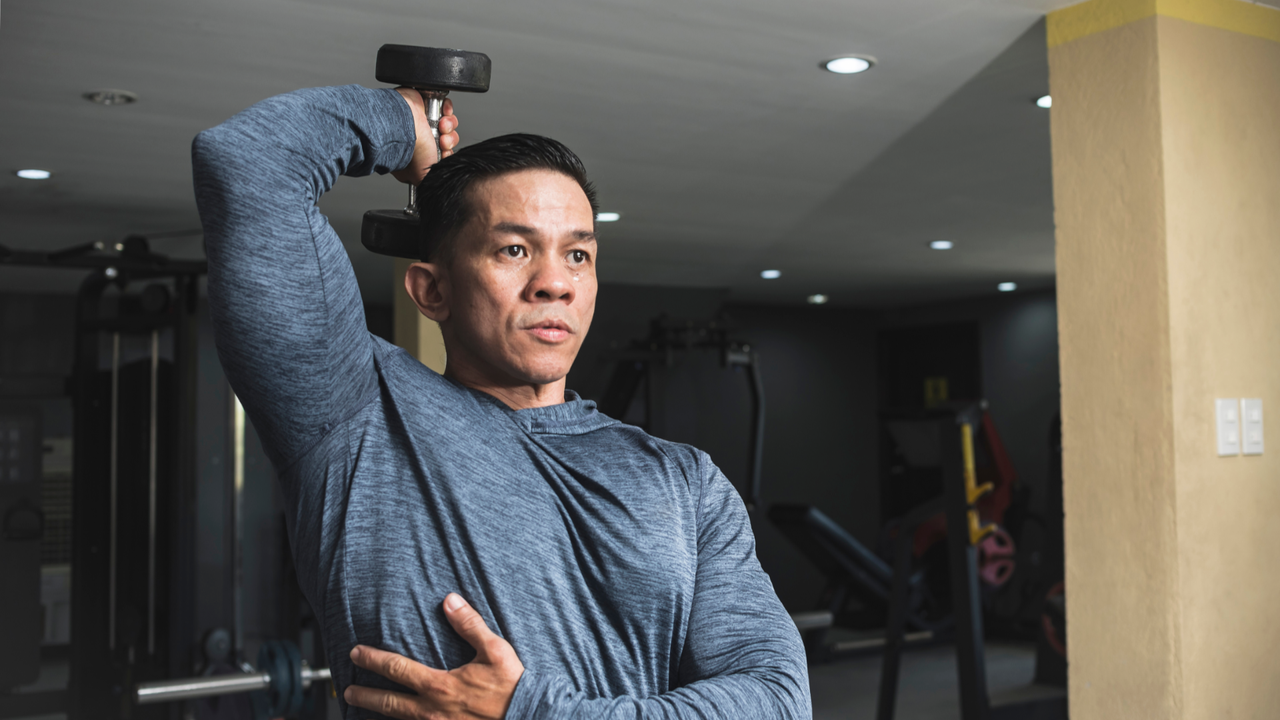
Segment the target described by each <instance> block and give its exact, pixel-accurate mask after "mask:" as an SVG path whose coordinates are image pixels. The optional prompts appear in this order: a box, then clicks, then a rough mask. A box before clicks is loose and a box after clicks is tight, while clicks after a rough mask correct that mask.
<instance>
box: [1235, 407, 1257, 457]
mask: <svg viewBox="0 0 1280 720" xmlns="http://www.w3.org/2000/svg"><path fill="white" fill-rule="evenodd" d="M1240 440H1241V451H1242V452H1243V453H1244V454H1245V455H1261V454H1262V398H1244V399H1243V400H1241V401H1240Z"/></svg>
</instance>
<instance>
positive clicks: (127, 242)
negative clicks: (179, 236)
mask: <svg viewBox="0 0 1280 720" xmlns="http://www.w3.org/2000/svg"><path fill="white" fill-rule="evenodd" d="M0 265H11V266H22V267H46V268H61V269H71V270H89V271H91V272H90V273H89V275H88V276H87V277H85V279H84V280H83V281H82V282H81V284H80V288H79V291H78V292H77V295H76V305H75V307H76V310H75V313H76V321H75V322H76V328H75V333H76V336H75V359H74V368H73V370H72V375H71V377H70V378H69V379H68V383H67V386H66V392H67V395H69V396H70V397H71V400H72V407H73V437H74V447H73V458H74V466H73V473H72V488H73V496H72V504H73V506H72V527H73V531H72V559H71V565H72V573H73V577H74V578H75V579H74V581H73V583H72V603H71V608H72V619H71V621H72V635H71V651H70V663H71V667H70V670H71V672H70V680H69V686H68V690H67V691H65V692H63V691H50V692H45V693H33V694H32V695H33V697H30V698H24V699H25V700H28V702H24V703H23V706H24V707H22V708H18V707H13V708H7V709H6V712H4V713H0V717H12V716H13V715H12V713H11V712H8V711H9V710H12V711H17V712H20V713H21V712H25V713H48V712H58V711H64V712H66V713H67V715H68V717H69V718H71V720H77V719H78V718H98V717H102V716H103V712H104V710H107V709H108V708H118V713H119V714H120V715H128V716H132V717H148V716H149V717H173V718H176V717H178V716H179V714H180V712H181V708H180V706H176V705H175V706H172V707H170V708H166V709H163V710H161V709H156V710H147V711H142V710H141V709H140V708H137V707H135V706H133V704H132V702H131V701H130V698H129V696H130V695H131V693H130V692H128V690H127V688H129V687H130V686H132V685H133V684H134V683H135V682H137V681H138V680H140V679H146V678H148V677H151V676H155V677H171V676H175V675H183V674H186V672H189V670H190V668H191V667H192V666H193V661H194V653H195V648H196V646H197V644H196V643H195V642H194V641H193V640H194V634H195V627H194V616H193V613H194V605H195V535H194V525H193V524H192V523H182V522H174V523H171V524H166V522H165V518H166V517H170V518H172V517H188V516H191V515H193V514H194V511H195V476H196V472H195V467H196V460H195V458H196V440H195V412H196V367H197V364H196V354H197V348H196V343H197V328H196V307H197V292H198V287H197V286H198V279H199V277H200V276H201V275H204V274H206V273H207V272H208V264H207V263H206V262H205V261H203V260H174V259H170V258H168V257H166V256H164V255H160V254H158V253H153V252H151V250H150V247H149V246H148V243H147V240H146V238H145V237H142V236H139V235H131V236H129V237H127V238H125V239H124V241H122V242H120V243H110V244H109V243H102V242H96V243H85V244H81V245H76V246H73V247H70V248H66V249H62V250H57V251H53V252H38V251H23V250H12V249H10V248H7V247H4V246H0ZM145 280H171V281H172V283H173V293H172V296H166V298H165V299H166V300H167V302H166V303H165V305H164V306H163V308H162V309H159V310H155V311H153V312H147V313H136V314H124V313H118V314H117V315H116V316H114V317H103V316H102V315H101V313H100V305H101V301H102V298H103V295H104V293H105V291H106V290H107V289H108V288H109V287H110V286H112V285H116V286H118V287H119V288H121V289H122V290H123V288H124V287H125V285H127V284H128V283H130V282H134V281H145ZM167 329H171V330H172V332H173V344H172V348H173V362H172V373H171V374H172V377H171V378H169V383H168V384H169V385H170V387H168V388H164V389H163V390H162V388H161V387H160V385H161V382H160V374H161V366H160V349H159V336H160V333H161V332H162V331H163V330H167ZM103 332H107V333H110V334H111V335H112V346H113V352H112V366H111V371H110V383H111V389H110V398H109V401H108V402H109V408H108V412H109V414H110V417H111V422H110V423H109V426H108V428H107V429H106V433H107V437H106V438H104V437H102V435H103V433H104V428H102V427H100V426H99V424H98V423H97V422H95V421H94V419H93V418H94V416H96V415H99V414H101V412H102V411H101V410H100V409H98V406H99V405H100V404H101V402H102V398H100V397H98V396H99V395H100V394H101V392H102V389H101V388H100V387H98V386H99V385H100V383H101V374H102V372H103V371H102V370H101V369H100V365H101V363H100V357H99V355H100V343H99V334H100V333H103ZM148 333H149V334H150V335H151V362H150V391H149V393H148V397H147V401H148V403H149V405H150V411H149V423H148V424H149V437H148V443H147V445H148V449H147V452H148V454H149V473H148V477H147V496H148V498H149V505H148V508H147V517H148V521H149V522H148V524H147V528H146V537H147V540H146V546H147V553H146V559H145V560H146V563H147V569H146V577H147V593H146V596H147V603H146V605H147V607H146V611H145V617H146V620H145V625H144V627H143V628H142V629H141V630H140V631H139V633H138V635H139V637H141V638H143V639H144V645H143V646H142V647H141V648H135V649H132V650H130V651H128V652H122V649H121V648H117V647H114V645H115V643H114V642H113V641H114V640H115V634H116V633H115V631H116V630H117V627H116V625H117V621H118V615H117V612H116V611H117V610H118V608H117V601H118V596H119V590H120V589H119V587H117V580H118V577H119V570H120V563H121V562H123V559H122V558H121V557H120V556H119V548H118V547H117V545H118V541H119V538H120V537H121V533H122V532H123V531H124V530H125V528H121V527H118V526H117V519H118V518H117V514H116V513H117V504H116V503H117V501H118V492H119V489H120V482H121V478H120V477H119V476H118V468H117V458H118V442H119V432H120V427H119V425H118V423H119V412H120V411H119V396H118V382H119V376H120V364H119V352H118V349H119V346H120V345H119V339H120V336H121V335H122V334H134V335H136V334H143V335H145V334H148ZM161 392H164V393H166V394H168V395H169V399H170V400H171V407H168V408H165V409H163V410H162V409H161V408H160V407H159V400H158V397H159V395H160V393H161ZM162 412H163V413H164V414H165V416H166V418H165V419H166V420H168V421H171V422H172V426H171V427H170V428H162V427H161V413H162ZM169 430H171V431H172V435H173V440H174V444H173V446H172V448H171V455H170V457H168V458H165V459H164V460H161V458H160V457H159V454H160V449H159V447H158V444H159V435H160V433H161V432H167V431H169ZM104 459H105V464H104V462H103V461H104ZM161 462H164V463H165V464H166V465H167V466H168V469H169V471H168V473H166V474H167V475H168V477H165V478H163V482H162V479H161V477H160V472H159V466H160V463H161ZM104 511H105V512H104ZM166 525H167V526H166ZM166 555H167V557H165V556H166ZM122 660H123V662H122ZM36 695H38V696H39V697H34V696H36ZM108 712H109V711H108Z"/></svg>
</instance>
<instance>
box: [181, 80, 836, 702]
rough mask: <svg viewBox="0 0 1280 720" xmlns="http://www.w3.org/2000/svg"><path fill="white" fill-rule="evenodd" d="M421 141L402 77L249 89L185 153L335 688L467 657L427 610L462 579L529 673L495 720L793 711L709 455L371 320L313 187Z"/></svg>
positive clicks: (792, 664) (779, 621)
mask: <svg viewBox="0 0 1280 720" xmlns="http://www.w3.org/2000/svg"><path fill="white" fill-rule="evenodd" d="M413 133H414V129H413V119H412V116H411V114H410V112H409V109H408V106H407V104H406V103H405V102H404V100H403V99H402V98H401V97H400V96H399V95H397V94H396V93H395V91H393V90H368V89H365V88H361V87H356V86H350V87H340V88H319V89H313V90H304V91H299V92H295V93H289V94H287V95H281V96H279V97H274V98H271V99H269V100H265V101H263V102H261V103H258V104H257V105H254V106H253V107H251V108H249V109H248V110H245V111H244V112H242V113H240V114H238V115H236V116H235V117H233V118H231V119H230V120H228V121H227V122H225V123H223V124H222V125H219V126H218V127H216V128H213V129H211V130H206V131H205V132H202V133H200V135H198V136H197V137H196V139H195V143H194V147H193V160H194V168H195V189H196V199H197V201H198V203H199V207H200V216H201V219H202V221H203V223H204V229H205V241H206V243H207V250H208V255H209V300H210V307H211V308H212V311H213V321H214V325H215V328H216V331H217V342H218V352H219V355H220V357H221V358H222V363H223V366H224V368H225V369H226V372H227V376H228V378H229V379H230V381H231V384H232V386H233V387H234V388H235V390H236V393H237V394H238V395H239V396H240V398H241V400H242V402H243V403H244V406H245V408H246V410H247V411H248V413H249V416H250V418H251V419H252V421H253V425H254V428H255V429H256V430H257V432H258V434H259V435H260V436H261V438H262V442H263V445H264V446H265V447H266V449H267V452H268V454H269V455H270V457H271V460H272V462H273V463H274V464H275V467H276V470H277V473H278V475H279V477H280V482H281V487H282V488H283V491H284V497H285V499H286V503H287V519H288V527H289V532H290V540H291V542H292V546H293V553H294V557H295V560H296V564H297V568H298V579H299V581H300V583H301V585H302V588H303V591H304V592H305V593H306V596H307V598H308V600H310V602H311V604H312V606H313V607H314V609H315V611H316V612H317V613H318V615H319V617H320V618H321V619H322V622H323V623H324V640H325V646H326V648H327V649H328V661H329V663H330V666H331V667H332V668H333V673H334V679H335V681H336V682H337V685H338V687H339V689H340V690H341V688H343V687H345V686H346V685H348V684H351V683H357V684H361V685H370V686H377V687H388V686H389V683H387V682H386V681H384V680H382V679H380V678H378V677H377V676H374V675H371V674H369V673H366V672H364V671H361V670H358V669H356V668H354V666H353V665H352V664H351V662H350V660H349V659H348V656H347V653H348V652H349V651H350V649H351V647H352V646H353V645H354V644H356V643H357V642H359V643H364V644H368V645H372V646H376V647H380V648H385V649H388V650H393V651H395V652H399V653H402V654H404V655H407V656H409V657H412V658H415V659H417V660H419V661H421V662H424V663H426V664H428V665H430V666H433V667H437V668H453V667H457V666H459V665H461V664H463V663H466V662H468V661H469V660H470V659H471V658H472V657H473V656H474V652H473V651H472V650H471V648H470V647H469V646H467V645H466V643H465V642H463V641H462V640H461V639H460V638H459V637H458V636H457V635H456V634H455V633H454V632H453V630H452V628H450V627H449V625H448V623H447V621H446V620H445V619H444V615H443V612H442V611H441V610H440V603H441V601H442V600H443V599H444V597H445V595H446V594H447V593H449V592H450V591H457V592H458V593H460V594H461V595H462V596H463V597H465V598H466V599H467V600H468V601H470V602H471V603H472V605H473V606H474V607H475V608H476V609H477V610H478V611H479V612H480V613H481V614H482V615H483V616H484V618H485V620H486V621H487V622H488V623H489V626H490V627H491V628H493V629H494V630H495V631H496V632H498V633H499V634H501V635H502V636H503V637H505V638H506V639H507V640H508V641H510V642H511V644H512V645H513V646H514V647H515V649H516V652H517V653H518V654H519V656H520V658H521V660H522V661H523V662H524V665H525V668H526V671H525V674H524V676H523V677H522V678H521V680H520V683H519V686H518V687H517V689H516V693H515V696H514V698H513V700H512V703H511V707H510V710H509V712H508V713H507V717H508V718H534V719H538V720H543V719H546V720H551V719H560V718H712V717H715V718H733V719H734V720H740V719H742V718H769V719H770V720H773V719H776V718H802V717H803V718H807V717H809V716H810V714H811V710H810V704H809V690H808V677H807V672H806V668H805V663H804V652H803V649H802V647H801V644H800V640H799V636H798V634H797V632H796V629H795V627H794V625H793V624H792V623H791V621H790V619H789V618H788V616H787V614H786V613H785V612H784V611H783V608H782V606H781V604H780V603H779V602H778V599H777V596H776V595H775V594H774V591H773V587H772V586H771V585H770V582H769V579H768V577H767V576H766V575H765V574H764V572H763V571H761V569H760V565H759V563H758V562H757V561H756V557H755V544H754V539H753V537H752V534H751V527H750V524H749V522H748V519H747V515H746V512H745V509H744V507H743V504H742V501H741V500H740V499H739V497H738V495H737V493H736V492H735V490H734V489H733V487H732V486H731V485H730V484H729V482H728V481H727V480H726V479H725V478H724V476H723V475H722V474H721V473H720V472H719V471H718V470H717V469H716V468H715V466H713V465H712V464H711V462H710V460H709V458H708V457H707V456H706V455H705V454H704V453H702V452H700V451H698V450H695V449H694V448H691V447H689V446H686V445H679V444H676V443H671V442H666V441H663V440H658V439H655V438H652V437H650V436H648V435H646V434H645V433H644V432H642V431H641V430H639V429H637V428H635V427H631V426H628V425H624V424H621V423H619V422H617V421H615V420H612V419H610V418H608V417H605V416H604V415H601V414H600V413H599V412H597V411H596V408H595V405H594V403H591V402H588V401H584V400H581V399H579V398H578V397H577V396H576V395H574V394H572V393H569V395H568V397H566V401H565V403H563V404H561V405H555V406H552V407H546V408H537V409H532V410H520V411H513V410H511V409H509V408H508V407H507V406H505V405H504V404H502V403H501V402H499V401H497V400H496V399H494V398H492V397H490V396H488V395H486V394H484V393H480V392H476V391H473V390H469V389H467V388H464V387H462V386H460V385H457V384H455V383H453V382H452V381H450V380H448V379H446V378H444V377H442V376H440V375H438V374H436V373H434V372H432V371H431V370H429V369H427V368H426V367H424V366H423V365H421V364H420V363H418V362H417V361H416V360H414V359H413V358H412V357H411V356H409V355H408V354H407V353H405V352H404V351H402V350H400V349H399V348H396V347H394V346H392V345H390V344H388V343H386V342H384V341H382V340H380V339H378V338H376V337H374V336H372V335H370V334H369V333H368V332H367V331H366V329H365V320H364V311H363V308H362V305H361V302H360V296H359V291H358V289H357V287H356V280H355V275H354V274H353V272H352V269H351V264H350V261H349V260H348V258H347V254H346V251H345V250H344V248H343V246H342V243H341V242H340V241H339V239H338V236H337V235H336V234H335V232H334V231H333V229H332V228H331V227H330V226H329V224H328V221H327V220H326V219H325V217H324V216H323V215H321V214H320V212H319V210H318V209H317V208H316V201H317V199H318V198H319V197H320V196H321V194H323V193H324V192H325V191H326V190H328V189H329V188H330V187H331V186H332V185H333V183H334V182H335V181H336V180H337V178H338V176H339V175H367V174H369V173H371V172H378V173H385V172H388V171H391V170H395V169H398V168H400V167H403V166H404V165H406V164H407V163H408V161H409V158H410V157H411V155H412V152H413V137H414V135H413ZM339 696H341V693H339ZM344 710H345V712H346V716H347V717H357V716H358V715H357V711H356V709H354V708H344ZM367 715H368V713H365V712H363V711H360V713H359V716H367Z"/></svg>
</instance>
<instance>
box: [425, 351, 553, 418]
mask: <svg viewBox="0 0 1280 720" xmlns="http://www.w3.org/2000/svg"><path fill="white" fill-rule="evenodd" d="M444 376H445V377H447V378H449V379H450V380H453V381H454V382H456V383H458V384H460V385H462V386H464V387H469V388H471V389H472V390H479V391H480V392H482V393H485V394H486V395H492V396H493V397H495V398H497V399H499V400H501V401H502V402H503V404H505V405H506V406H507V407H509V408H511V409H512V410H526V409H528V408H536V407H547V406H548V405H559V404H560V403H563V402H564V388H565V379H564V378H560V379H559V380H556V381H555V382H551V383H547V384H545V385H541V384H528V383H515V382H506V383H504V382H495V381H494V380H492V379H491V378H488V377H486V376H485V374H484V373H482V372H476V371H475V370H474V369H473V368H470V367H466V366H460V365H459V364H457V363H453V362H449V361H446V362H445V368H444Z"/></svg>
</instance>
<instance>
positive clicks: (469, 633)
mask: <svg viewBox="0 0 1280 720" xmlns="http://www.w3.org/2000/svg"><path fill="white" fill-rule="evenodd" d="M444 614H445V617H447V618H448V619H449V624H450V625H452V626H453V629H454V630H455V631H457V633H458V634H459V635H461V636H462V639H463V640H466V641H467V642H468V643H470V644H471V647H473V648H475V649H476V658H475V660H472V661H471V662H469V663H467V664H466V665H463V666H462V667H460V668H457V669H456V670H447V671H446V670H436V669H435V668H429V667H427V666H426V665H423V664H422V663H419V662H414V661H413V660H410V659H409V658H407V657H405V656H403V655H397V654H395V653H392V652H387V651H385V650H378V649H375V648H371V647H367V646H364V645H357V646H355V647H354V648H352V649H351V661H352V662H354V663H355V664H356V665H357V666H359V667H362V668H364V669H365V670H369V671H371V672H375V673H377V674H379V675H381V676H382V677H384V678H387V679H388V680H391V681H392V682H395V683H399V684H400V685H403V686H404V687H407V688H409V689H410V690H412V691H414V692H415V693H417V694H416V695H409V694H407V693H399V692H392V691H390V690H376V689H374V688H367V687H360V686H358V685H352V686H350V687H348V688H347V690H346V693H345V694H344V695H343V697H344V698H346V701H347V703H349V704H351V705H355V706H356V707H360V708H364V709H366V710H373V711H374V712H379V713H382V714H383V715H386V716H387V717H393V718H398V720H472V719H473V718H487V719H491V720H501V719H502V717H503V716H505V715H506V714H507V706H508V705H510V704H511V696H512V695H513V694H514V693H515V690H516V683H518V682H520V676H521V675H523V674H524V664H522V663H521V662H520V658H518V657H516V651H515V648H513V647H511V644H510V643H508V642H507V641H506V640H503V639H502V638H500V637H498V636H497V635H495V634H494V633H493V631H492V630H490V629H489V626H488V625H485V622H484V618H482V617H480V613H478V612H476V611H475V609H473V608H472V607H471V606H470V605H468V604H467V602H466V601H465V600H463V599H462V598H461V597H460V596H458V595H456V594H454V593H449V595H448V597H446V598H445V599H444Z"/></svg>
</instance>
